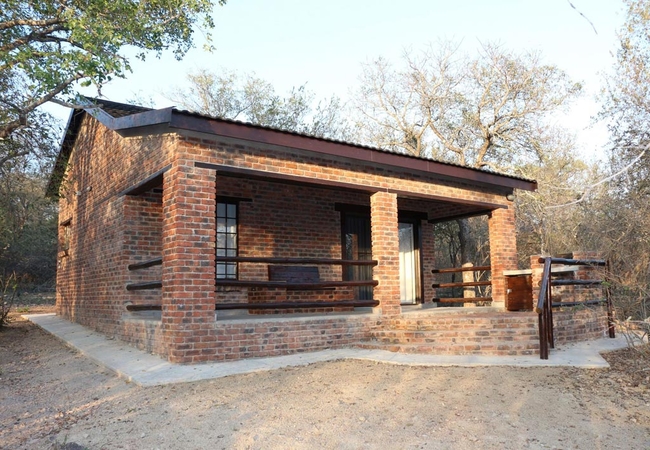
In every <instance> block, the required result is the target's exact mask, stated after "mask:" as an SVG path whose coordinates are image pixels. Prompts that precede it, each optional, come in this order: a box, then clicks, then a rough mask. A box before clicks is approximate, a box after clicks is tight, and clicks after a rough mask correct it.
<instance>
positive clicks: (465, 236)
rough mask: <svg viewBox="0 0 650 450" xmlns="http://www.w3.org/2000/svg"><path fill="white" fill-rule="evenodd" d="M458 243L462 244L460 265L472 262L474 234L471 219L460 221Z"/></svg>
mask: <svg viewBox="0 0 650 450" xmlns="http://www.w3.org/2000/svg"><path fill="white" fill-rule="evenodd" d="M457 222H458V241H459V242H460V265H461V266H462V265H463V264H466V263H469V262H473V261H472V251H471V249H472V241H473V239H472V232H471V230H470V227H469V219H458V220H457Z"/></svg>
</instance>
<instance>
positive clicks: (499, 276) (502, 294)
mask: <svg viewBox="0 0 650 450" xmlns="http://www.w3.org/2000/svg"><path fill="white" fill-rule="evenodd" d="M509 206H510V207H509V208H508V209H505V208H499V209H495V210H494V211H492V212H491V213H490V217H489V219H488V229H489V232H490V263H491V265H492V305H493V306H497V307H502V308H503V307H505V302H506V277H505V276H504V275H503V271H504V270H513V269H516V268H517V240H516V232H515V212H514V206H513V205H512V203H511V204H510V205H509Z"/></svg>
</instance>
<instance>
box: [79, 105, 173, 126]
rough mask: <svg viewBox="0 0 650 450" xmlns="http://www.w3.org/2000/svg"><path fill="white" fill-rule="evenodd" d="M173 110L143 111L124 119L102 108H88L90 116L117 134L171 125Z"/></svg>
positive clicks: (171, 108)
mask: <svg viewBox="0 0 650 450" xmlns="http://www.w3.org/2000/svg"><path fill="white" fill-rule="evenodd" d="M173 110H174V108H173V107H169V108H163V109H155V110H152V111H143V112H140V113H135V114H130V115H128V116H123V117H113V116H111V115H110V114H108V113H107V112H106V111H104V110H103V109H102V108H101V107H100V106H90V107H88V108H86V112H88V114H90V115H91V116H93V117H94V118H95V119H97V120H98V121H99V122H101V123H102V124H103V125H104V126H105V127H107V128H109V129H111V130H113V131H117V132H122V131H126V130H132V129H134V128H142V127H150V126H154V125H162V124H169V123H170V122H171V119H172V112H173Z"/></svg>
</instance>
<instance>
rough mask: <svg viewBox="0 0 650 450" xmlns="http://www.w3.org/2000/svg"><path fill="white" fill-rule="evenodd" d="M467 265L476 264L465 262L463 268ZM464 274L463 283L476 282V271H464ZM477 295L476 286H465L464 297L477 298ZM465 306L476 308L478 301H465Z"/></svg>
mask: <svg viewBox="0 0 650 450" xmlns="http://www.w3.org/2000/svg"><path fill="white" fill-rule="evenodd" d="M465 267H474V264H472V263H471V262H470V263H465V264H463V268H465ZM462 274H463V283H472V282H474V272H473V271H471V270H469V271H467V272H462ZM475 297H476V288H475V287H473V286H466V287H464V288H463V298H475ZM463 306H464V307H465V308H475V307H476V303H474V302H466V303H463Z"/></svg>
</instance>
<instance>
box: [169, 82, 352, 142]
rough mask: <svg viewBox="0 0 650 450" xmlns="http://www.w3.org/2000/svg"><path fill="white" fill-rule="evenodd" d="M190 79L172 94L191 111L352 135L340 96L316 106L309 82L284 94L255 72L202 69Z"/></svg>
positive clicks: (299, 129) (334, 135) (327, 134)
mask: <svg viewBox="0 0 650 450" xmlns="http://www.w3.org/2000/svg"><path fill="white" fill-rule="evenodd" d="M187 79H188V81H189V88H187V89H176V90H175V91H174V92H172V93H171V94H170V98H171V99H172V100H173V101H175V102H177V103H178V104H179V105H180V106H181V107H183V108H186V109H189V110H191V111H195V112H198V113H201V114H206V115H210V116H215V117H220V118H224V119H233V120H241V121H246V122H250V123H254V124H257V125H264V126H269V127H273V128H279V129H283V130H289V131H295V132H299V133H306V134H311V135H314V136H320V137H329V138H336V139H343V140H345V139H348V138H349V137H350V134H351V130H350V128H349V125H348V123H347V121H346V120H345V118H344V117H343V115H342V111H343V106H342V105H341V103H340V101H339V99H338V98H337V97H332V98H331V99H329V100H328V101H323V102H319V103H318V104H317V105H316V106H315V107H312V105H313V103H314V101H315V95H314V94H313V93H312V92H310V91H309V90H308V89H307V87H306V86H305V85H302V86H300V87H298V88H293V89H292V90H291V91H290V92H289V93H288V94H287V95H286V96H282V95H280V94H278V93H276V92H275V88H274V87H273V86H272V85H271V84H270V83H269V82H268V81H266V80H263V79H261V78H258V77H256V76H255V75H254V74H252V75H251V74H247V75H240V74H238V73H236V72H229V71H222V72H221V73H215V72H211V71H208V70H200V71H197V72H195V73H190V74H188V76H187Z"/></svg>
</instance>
